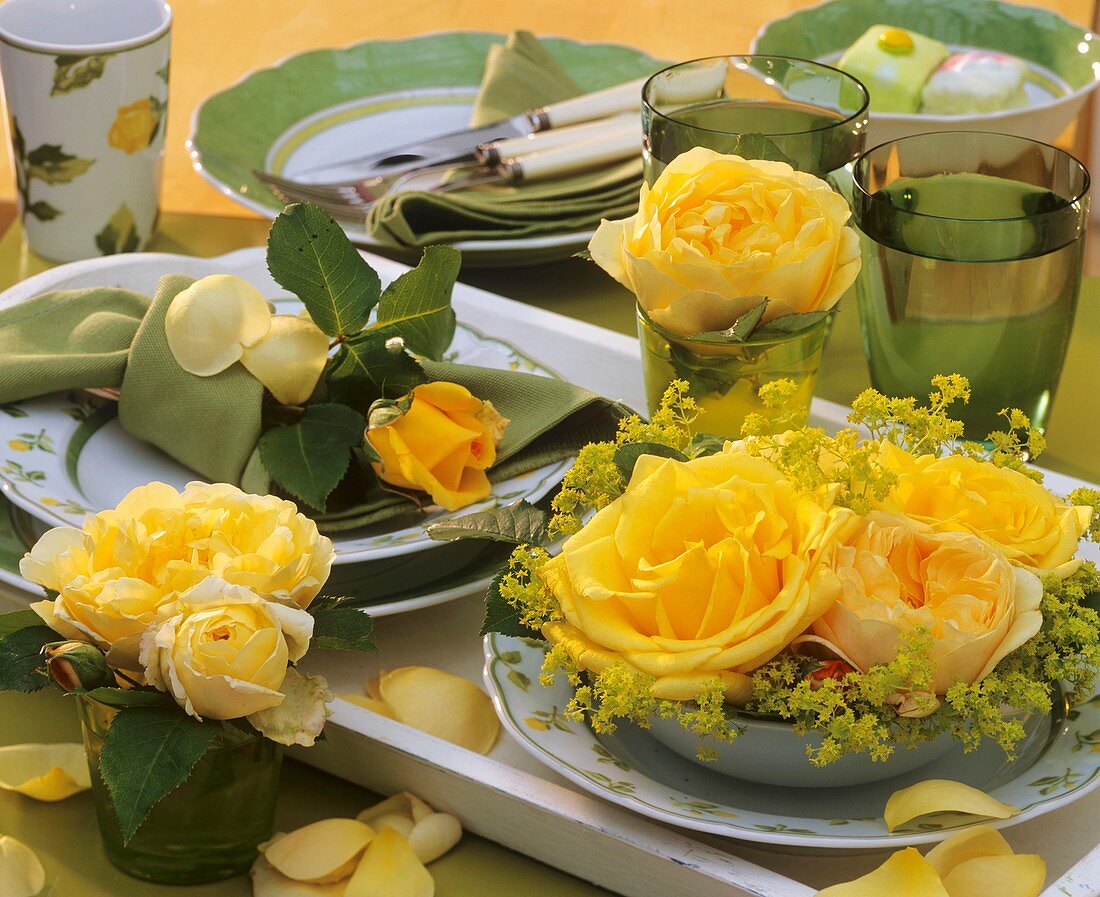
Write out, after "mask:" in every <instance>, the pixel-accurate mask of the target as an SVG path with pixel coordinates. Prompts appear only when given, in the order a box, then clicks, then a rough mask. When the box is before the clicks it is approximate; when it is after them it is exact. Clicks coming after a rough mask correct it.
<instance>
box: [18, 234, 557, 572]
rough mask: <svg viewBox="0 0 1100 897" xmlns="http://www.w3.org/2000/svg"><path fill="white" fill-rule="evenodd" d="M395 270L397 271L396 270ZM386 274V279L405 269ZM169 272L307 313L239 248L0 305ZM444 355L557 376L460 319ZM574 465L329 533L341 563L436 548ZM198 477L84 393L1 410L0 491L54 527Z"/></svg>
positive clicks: (82, 265) (88, 279) (55, 279)
mask: <svg viewBox="0 0 1100 897" xmlns="http://www.w3.org/2000/svg"><path fill="white" fill-rule="evenodd" d="M374 261H375V262H376V263H377V262H378V261H379V260H374ZM387 264H390V263H387ZM398 267H399V266H396V265H393V269H397V268H398ZM379 268H380V270H379V273H380V274H381V276H382V279H383V281H385V282H388V281H389V280H390V279H392V277H393V276H394V274H395V273H398V272H397V271H396V270H391V269H388V268H385V267H382V266H379ZM169 273H180V274H186V275H188V276H190V277H203V276H205V275H207V274H216V273H224V274H236V275H238V276H240V277H243V278H245V279H246V280H248V281H249V282H251V283H253V284H254V285H255V286H256V287H257V288H258V289H259V290H260V291H261V292H262V293H263V294H264V295H265V296H267V297H268V298H269V299H271V300H272V301H273V302H274V304H275V306H276V309H277V310H278V311H280V312H283V313H296V312H297V311H298V310H299V309H300V308H301V304H300V303H299V302H298V300H297V299H294V298H288V297H286V295H285V292H284V291H283V290H282V289H281V288H280V287H279V286H278V284H276V283H275V282H274V281H273V280H272V279H271V275H270V274H269V273H268V271H267V266H266V261H265V251H264V249H262V248H255V249H242V250H239V251H237V252H233V253H230V254H228V255H223V256H220V257H218V258H212V259H198V258H193V257H191V256H182V255H170V254H167V253H134V254H130V255H114V256H107V257H106V258H101V259H90V260H88V261H83V262H73V263H71V264H68V265H61V266H59V267H57V268H52V269H50V270H49V271H45V272H43V273H42V274H38V275H36V276H35V277H32V278H29V279H28V280H25V281H23V282H22V283H20V284H17V285H16V286H14V287H12V288H11V289H9V290H7V291H5V292H4V293H2V294H0V308H7V307H10V306H12V305H17V304H18V303H20V302H25V301H27V300H28V299H30V298H32V297H34V296H37V295H39V294H41V293H45V292H49V291H52V290H66V289H78V288H81V287H89V286H103V285H104V284H110V285H112V286H118V287H123V288H125V289H130V290H135V291H137V292H140V293H144V294H146V295H152V293H153V292H154V290H155V288H156V284H157V281H158V280H159V279H160V277H161V276H163V275H164V274H169ZM456 289H457V290H461V289H464V288H463V287H461V286H459V287H457V288H456ZM447 359H448V360H451V361H458V362H461V363H463V364H472V365H479V366H482V367H490V368H497V369H501V370H518V371H524V372H527V373H532V374H540V375H542V376H546V377H557V376H558V375H557V374H556V373H554V372H553V371H551V370H550V369H549V368H547V367H545V366H544V365H542V364H541V363H540V362H538V361H536V360H535V359H533V358H531V357H530V356H529V355H527V354H526V353H524V352H522V351H521V350H520V349H519V348H517V347H516V346H515V345H513V344H512V343H510V342H507V341H505V340H501V339H497V338H495V337H492V336H488V335H486V334H484V333H482V332H481V331H479V330H476V329H474V328H472V327H469V326H467V325H464V324H461V323H460V324H459V325H458V328H457V330H456V332H455V338H454V341H453V342H452V344H451V347H450V349H449V350H448V353H447ZM100 404H102V403H100ZM571 463H572V462H571V461H569V460H566V461H560V462H557V463H554V464H548V465H545V466H543V467H540V468H538V469H536V470H533V471H530V472H529V473H526V474H522V475H520V476H515V477H510V478H509V479H506V480H501V481H499V482H496V483H494V484H493V492H492V494H491V495H490V496H489V497H488V498H487V499H485V500H484V501H482V502H477V503H475V504H472V505H468V506H467V507H465V508H462V509H460V510H458V511H455V512H448V511H444V510H442V509H439V508H437V509H435V510H430V509H429V511H428V512H427V513H425V514H423V515H422V516H420V517H419V518H418V519H417V520H416V521H415V522H414V523H413V524H412V525H409V524H408V521H407V520H406V521H405V522H404V525H401V526H396V527H394V528H393V529H391V530H386V531H381V530H379V528H378V527H374V528H372V529H369V530H357V531H351V532H348V533H336V534H334V535H333V536H332V540H333V544H334V546H335V548H336V563H337V564H349V563H356V562H363V561H376V560H381V559H384V558H392V557H396V556H398V555H404V554H410V553H413V552H419V551H422V550H425V549H438V548H439V543H437V542H432V541H431V540H430V539H429V538H428V536H427V534H426V533H425V532H424V527H425V526H427V525H428V524H430V523H436V522H438V521H442V520H448V519H450V518H451V517H458V516H462V515H464V514H471V513H474V512H476V511H479V510H486V509H488V508H492V507H496V506H499V505H504V504H510V503H512V502H514V501H518V500H519V499H521V498H525V499H527V500H528V501H537V500H538V499H540V498H542V497H543V496H544V495H546V494H547V493H549V492H550V490H551V489H553V488H554V487H555V486H556V485H557V484H558V483H559V482H560V481H561V478H562V476H564V474H565V471H566V470H568V469H569V466H570V464H571ZM195 479H199V476H198V475H197V474H196V473H194V471H191V470H189V469H187V468H186V467H184V466H183V465H181V464H179V463H178V462H176V461H174V460H173V459H171V458H169V457H168V456H167V455H166V454H164V453H163V452H161V451H160V450H159V449H156V448H154V447H153V446H151V445H148V444H147V443H144V442H141V441H140V440H138V439H135V438H134V437H133V436H130V435H129V434H128V433H126V432H125V431H124V430H123V429H122V427H121V426H120V425H119V423H118V420H117V418H114V417H113V416H112V415H111V409H110V407H106V408H98V409H97V404H96V402H93V401H92V400H91V399H90V397H88V396H87V395H86V394H84V393H56V394H54V395H50V396H43V397H40V398H35V399H27V400H25V401H23V402H19V403H15V404H14V405H7V406H0V488H2V489H3V492H4V494H5V495H6V496H7V497H8V498H9V499H10V500H11V501H12V502H13V503H14V504H16V505H18V506H19V507H21V508H23V509H25V510H26V511H28V512H30V513H31V514H33V515H34V516H35V517H37V518H38V519H39V520H42V521H43V522H45V523H47V524H49V525H50V526H59V525H61V526H80V524H81V522H82V521H83V519H84V516H85V515H86V514H88V513H95V512H97V511H101V510H103V509H105V508H111V507H114V506H115V505H116V504H117V503H118V502H119V501H120V500H121V499H122V497H123V496H124V495H125V494H126V493H127V492H129V491H130V489H132V488H134V487H135V486H141V485H144V484H145V483H148V482H151V481H153V480H160V481H162V482H165V483H169V484H171V485H173V486H176V487H177V488H181V487H182V486H183V485H184V484H186V483H188V482H190V481H192V480H195ZM444 548H445V546H444Z"/></svg>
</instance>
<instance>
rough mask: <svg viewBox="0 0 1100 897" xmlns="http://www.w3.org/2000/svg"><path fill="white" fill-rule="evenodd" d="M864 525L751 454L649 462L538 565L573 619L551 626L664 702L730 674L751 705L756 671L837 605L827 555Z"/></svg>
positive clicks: (591, 661) (589, 661)
mask: <svg viewBox="0 0 1100 897" xmlns="http://www.w3.org/2000/svg"><path fill="white" fill-rule="evenodd" d="M855 520H856V518H855V515H854V514H852V512H851V511H848V510H847V509H843V508H834V507H832V506H831V498H830V497H829V496H828V495H816V496H813V495H806V494H803V493H799V492H798V491H797V490H796V489H795V487H794V486H793V485H792V484H791V483H790V482H789V481H788V480H786V479H784V477H783V476H782V475H781V474H780V473H779V472H778V471H777V470H776V469H775V468H774V467H773V466H772V465H771V464H769V463H768V462H766V461H764V460H762V459H760V458H754V457H751V456H749V455H747V454H745V453H744V452H741V451H729V452H725V453H721V454H716V455H712V456H710V457H705V458H698V459H696V460H693V461H688V462H680V461H673V460H668V459H661V458H655V457H652V456H648V455H647V456H643V457H642V458H640V459H639V460H638V462H637V464H636V465H635V468H634V474H633V476H632V477H631V479H630V483H629V485H628V486H627V488H626V491H625V492H624V493H623V495H622V496H621V497H620V498H618V499H616V500H615V501H614V502H612V503H611V504H610V505H608V506H607V507H606V508H604V509H603V510H601V511H600V512H598V513H597V514H596V515H595V517H593V518H592V520H591V521H590V522H589V523H588V524H586V525H585V527H584V528H583V529H582V530H581V531H580V532H579V533H577V534H576V535H575V536H573V537H572V538H570V539H569V540H568V541H566V543H565V544H564V546H562V551H561V554H559V555H558V556H557V557H555V558H553V559H552V560H550V561H549V562H547V563H546V564H545V565H544V566H543V567H541V568H540V570H539V575H540V577H541V578H542V579H543V581H544V582H545V583H546V585H547V586H548V587H549V588H550V589H551V590H552V591H553V593H554V595H555V597H556V598H557V600H558V604H559V606H560V608H561V612H562V615H563V616H564V618H565V619H564V620H563V621H559V622H550V623H547V624H545V625H544V627H543V634H544V635H545V636H546V638H547V639H548V640H549V641H551V642H553V643H554V644H557V645H563V646H564V647H565V648H566V650H567V651H568V652H569V654H570V656H571V657H572V658H573V660H574V662H575V663H577V664H578V665H579V666H580V667H582V668H583V669H587V670H591V671H592V672H595V673H599V672H602V671H603V670H605V669H607V668H608V667H609V666H611V665H612V664H615V663H625V664H626V665H627V666H628V667H629V668H631V669H632V670H634V671H636V672H638V673H642V674H646V675H649V676H653V677H654V678H655V680H656V681H655V683H654V685H653V688H652V692H653V694H654V695H655V696H656V697H659V698H667V699H670V700H691V699H693V698H695V697H696V696H697V695H698V694H699V691H700V689H701V688H702V687H703V686H704V685H705V684H706V683H707V682H709V681H713V680H714V679H721V680H722V681H723V683H724V684H725V686H726V697H727V700H730V701H731V702H733V703H744V702H745V701H747V700H748V698H749V697H750V696H751V693H752V680H751V677H750V676H749V675H748V674H749V673H751V672H752V671H753V670H755V669H756V668H757V667H759V666H760V665H761V664H764V663H766V662H767V661H769V660H771V659H772V658H773V657H774V656H775V655H776V654H778V653H779V652H780V651H782V650H783V649H784V648H785V647H787V645H789V644H790V642H791V641H792V640H793V639H794V638H795V636H797V635H799V634H800V633H802V632H803V631H804V630H805V629H806V628H807V627H808V626H809V625H810V624H811V623H812V622H813V621H814V620H816V619H817V618H818V617H819V616H820V615H821V614H822V613H824V612H825V611H826V610H827V609H828V608H829V607H830V605H832V603H833V601H835V600H836V597H837V595H838V594H839V592H840V581H839V579H838V578H837V576H836V574H835V573H834V572H833V571H832V570H831V569H830V568H829V567H828V566H827V565H825V564H823V563H822V561H821V558H822V557H823V555H824V553H825V549H826V548H828V546H829V545H830V544H832V543H833V542H834V541H835V540H837V539H839V538H843V536H844V535H845V534H846V533H847V532H848V530H850V529H851V528H852V527H853V526H854V525H855Z"/></svg>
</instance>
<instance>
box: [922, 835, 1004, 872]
mask: <svg viewBox="0 0 1100 897" xmlns="http://www.w3.org/2000/svg"><path fill="white" fill-rule="evenodd" d="M993 856H1012V848H1011V847H1010V846H1009V844H1008V842H1007V841H1006V840H1005V839H1004V836H1003V835H1001V833H1000V832H999V831H997V830H996V829H995V828H993V826H991V825H976V826H974V827H973V828H967V829H963V830H962V831H961V832H956V833H955V834H954V835H952V836H951V837H950V838H947V839H946V840H944V841H941V842H940V843H939V844H937V845H936V846H935V847H933V848H932V849H931V850H930V851H928V853H927V854H926V855H925V859H927V860H928V862H930V863H931V864H932V865H933V866H935V868H936V872H938V873H939V876H940V878H943V877H944V876H945V875H947V873H948V872H950V871H951V870H952V869H954V868H955V867H956V866H958V865H959V864H960V863H965V862H966V861H967V860H972V859H974V858H975V857H993Z"/></svg>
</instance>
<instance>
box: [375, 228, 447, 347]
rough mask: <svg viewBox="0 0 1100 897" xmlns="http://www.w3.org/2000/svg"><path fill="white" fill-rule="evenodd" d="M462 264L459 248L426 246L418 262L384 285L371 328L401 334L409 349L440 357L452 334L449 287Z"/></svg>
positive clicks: (387, 333) (389, 334)
mask: <svg viewBox="0 0 1100 897" xmlns="http://www.w3.org/2000/svg"><path fill="white" fill-rule="evenodd" d="M461 264H462V255H461V253H459V252H458V250H456V249H453V248H452V247H450V246H429V247H428V248H427V249H425V250H424V255H423V257H422V258H421V259H420V264H418V265H417V266H416V267H415V268H413V269H412V270H411V271H406V272H405V273H404V274H402V275H401V276H400V277H398V278H397V280H395V281H394V282H393V283H391V284H390V285H389V286H388V287H386V290H385V292H383V293H382V298H381V299H379V301H378V322H377V324H375V326H374V327H372V328H371V331H372V332H378V333H383V334H385V336H387V337H391V336H400V337H402V338H403V339H404V340H405V346H406V347H407V348H408V349H409V350H411V351H412V352H415V353H416V354H418V355H423V356H425V357H427V358H431V359H432V360H433V361H439V360H440V359H442V357H443V353H444V352H446V351H447V347H448V346H450V344H451V340H452V339H453V338H454V335H455V313H454V309H453V308H451V291H452V290H453V289H454V285H455V279H456V278H457V277H458V269H459V267H460V265H461Z"/></svg>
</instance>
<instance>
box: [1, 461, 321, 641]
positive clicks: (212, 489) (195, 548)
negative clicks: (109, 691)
mask: <svg viewBox="0 0 1100 897" xmlns="http://www.w3.org/2000/svg"><path fill="white" fill-rule="evenodd" d="M333 556H334V553H333V550H332V543H331V542H330V541H329V540H328V539H327V538H325V537H324V536H321V535H320V534H319V533H318V532H317V526H316V524H315V523H314V522H313V521H312V520H310V519H309V518H308V517H305V516H304V515H302V514H299V513H298V509H297V508H296V507H295V506H294V504H293V503H292V502H289V501H283V500H282V499H279V498H275V497H273V496H269V495H268V496H260V495H247V494H246V493H244V492H241V490H239V489H237V488H236V487H235V486H228V485H225V484H218V485H207V484H205V483H191V484H190V485H189V486H187V488H186V489H184V491H183V493H182V494H181V493H179V492H177V491H176V490H175V489H173V488H172V487H171V486H167V485H165V484H164V483H150V484H148V485H147V486H140V487H138V488H137V489H134V490H133V491H132V492H130V494H129V495H127V496H126V497H125V498H124V499H123V500H122V501H121V502H120V503H119V505H118V507H117V508H115V509H114V510H109V511H101V512H100V513H98V514H95V515H93V516H89V517H87V518H86V519H85V521H84V526H83V529H76V528H74V527H57V528H55V529H52V530H50V531H49V532H47V533H46V534H45V535H43V536H42V538H41V539H39V540H38V542H37V543H36V544H35V546H34V547H33V548H32V549H31V550H30V552H28V553H27V554H26V555H24V557H23V559H22V560H21V561H20V562H19V571H20V573H21V574H22V575H23V577H24V578H25V579H27V580H28V581H30V582H33V583H37V584H38V585H41V586H44V587H45V588H47V589H52V590H53V591H56V592H57V593H58V596H57V598H55V599H53V600H52V601H40V602H38V603H37V604H33V605H32V607H33V608H34V610H35V611H36V612H37V613H38V614H39V615H40V616H41V617H42V618H43V619H44V620H45V621H46V623H47V624H48V625H49V626H51V627H52V628H53V629H54V630H55V631H57V632H59V633H60V634H61V635H63V636H64V637H65V638H72V639H91V640H92V641H93V642H95V643H96V644H97V645H99V646H100V647H102V648H104V649H108V648H111V647H115V648H116V649H117V650H118V651H120V652H122V651H124V652H126V653H127V654H128V655H129V656H136V650H137V645H136V640H137V638H138V636H140V634H141V632H142V630H144V629H145V627H146V626H148V625H149V623H151V622H152V621H153V620H154V619H155V618H156V616H157V612H158V611H159V610H160V608H161V607H162V606H163V605H165V604H166V603H168V602H170V601H172V600H173V599H174V598H175V597H176V596H177V595H178V594H179V593H180V592H182V591H184V590H185V589H189V588H191V587H192V586H194V585H196V584H198V583H199V582H201V581H202V580H204V579H205V578H206V577H207V576H209V575H211V574H216V575H217V576H220V577H221V578H222V579H225V580H228V581H229V582H231V583H234V584H236V585H241V586H246V587H247V588H249V589H252V590H253V591H254V592H257V593H259V594H261V595H263V596H264V597H266V598H272V599H274V600H278V601H282V602H284V603H288V604H296V605H298V606H300V607H308V606H309V603H310V602H311V601H312V600H313V598H314V597H315V596H316V595H317V593H318V592H320V590H321V587H322V586H323V585H324V584H325V580H326V579H328V574H329V569H330V567H331V565H332V559H333ZM119 642H125V644H124V645H121V646H120V645H119Z"/></svg>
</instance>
